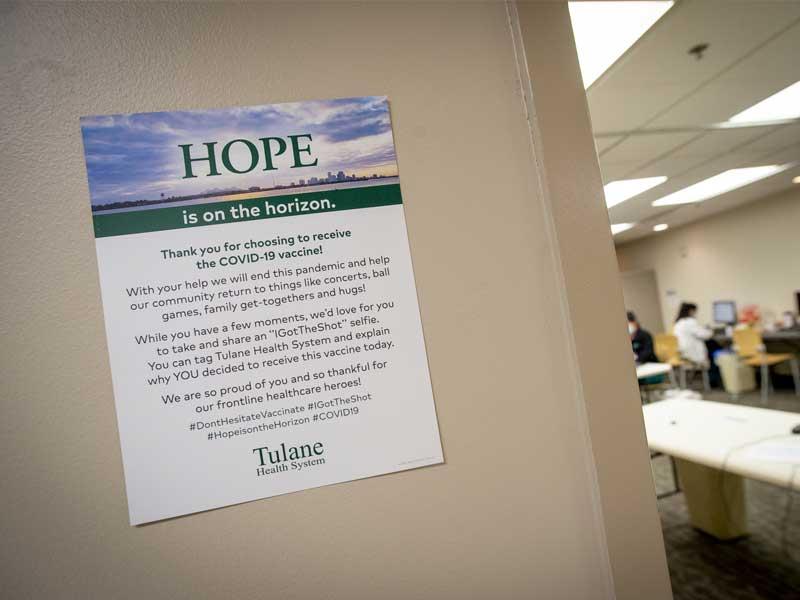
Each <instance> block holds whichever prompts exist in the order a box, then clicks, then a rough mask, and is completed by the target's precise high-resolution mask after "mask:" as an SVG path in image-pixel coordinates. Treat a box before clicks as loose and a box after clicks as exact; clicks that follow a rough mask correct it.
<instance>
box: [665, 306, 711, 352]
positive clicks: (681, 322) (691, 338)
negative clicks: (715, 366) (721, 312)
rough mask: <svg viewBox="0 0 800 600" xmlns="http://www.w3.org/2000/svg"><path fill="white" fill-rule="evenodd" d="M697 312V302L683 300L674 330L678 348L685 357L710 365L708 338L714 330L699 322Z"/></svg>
mask: <svg viewBox="0 0 800 600" xmlns="http://www.w3.org/2000/svg"><path fill="white" fill-rule="evenodd" d="M696 313H697V305H696V304H692V303H691V302H683V303H682V304H681V308H680V310H679V311H678V318H677V319H676V320H675V326H674V327H673V328H672V332H673V333H674V334H675V337H677V338H678V348H679V349H680V352H681V354H682V355H683V357H684V358H686V359H688V360H690V361H692V362H693V363H696V364H698V365H710V362H709V360H708V348H707V346H706V340H709V339H711V336H712V335H714V332H713V331H711V330H710V329H708V328H707V327H703V326H701V325H700V323H698V322H697V319H696V318H695V314H696Z"/></svg>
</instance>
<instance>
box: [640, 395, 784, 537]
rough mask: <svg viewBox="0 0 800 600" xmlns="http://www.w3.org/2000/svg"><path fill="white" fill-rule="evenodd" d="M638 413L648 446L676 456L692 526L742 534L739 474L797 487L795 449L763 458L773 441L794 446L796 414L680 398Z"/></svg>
mask: <svg viewBox="0 0 800 600" xmlns="http://www.w3.org/2000/svg"><path fill="white" fill-rule="evenodd" d="M642 411H643V412H644V422H645V429H646V430H647V443H648V445H649V446H650V449H651V450H655V451H657V452H662V453H664V454H668V455H670V456H673V457H674V458H675V459H676V464H677V467H678V476H679V478H680V481H681V486H682V488H683V490H684V492H685V495H686V503H687V506H688V508H689V514H690V517H691V520H692V525H694V526H695V527H697V528H698V529H701V530H703V531H705V532H706V533H710V534H711V535H713V536H715V537H717V538H720V539H732V538H736V537H740V536H742V535H745V534H746V533H747V522H746V505H745V497H744V485H743V481H742V478H743V477H747V478H750V479H757V480H759V481H765V482H767V483H771V484H773V485H777V486H781V487H784V488H792V489H794V490H798V491H800V448H796V450H797V453H795V454H794V455H793V456H794V459H791V457H789V458H787V459H786V460H774V459H767V458H765V454H768V453H765V452H763V450H764V449H765V448H768V447H769V446H770V445H775V444H776V443H780V444H782V445H784V446H785V447H786V448H788V449H789V450H790V451H791V450H792V448H793V446H794V445H798V446H800V435H793V434H792V433H791V430H792V428H793V427H794V426H795V425H798V424H800V414H796V413H789V412H784V411H779V410H769V409H765V408H751V407H749V406H737V405H734V404H723V403H720V402H709V401H705V400H681V399H672V400H664V401H662V402H656V403H654V404H649V405H647V406H644V407H642ZM765 438H770V441H763V440H765ZM760 451H761V452H760Z"/></svg>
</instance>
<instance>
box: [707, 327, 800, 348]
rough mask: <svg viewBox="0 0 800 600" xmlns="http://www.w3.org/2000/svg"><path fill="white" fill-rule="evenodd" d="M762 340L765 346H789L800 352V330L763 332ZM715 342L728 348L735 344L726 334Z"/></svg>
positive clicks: (715, 339) (719, 335)
mask: <svg viewBox="0 0 800 600" xmlns="http://www.w3.org/2000/svg"><path fill="white" fill-rule="evenodd" d="M761 339H762V340H764V344H770V343H771V344H782V345H785V346H789V347H790V348H791V349H792V350H793V351H794V352H800V329H786V330H784V331H762V332H761ZM713 340H714V341H715V342H717V343H718V344H719V345H720V346H728V345H730V344H731V343H732V342H733V338H732V337H731V336H729V335H725V334H718V335H715V336H714V337H713Z"/></svg>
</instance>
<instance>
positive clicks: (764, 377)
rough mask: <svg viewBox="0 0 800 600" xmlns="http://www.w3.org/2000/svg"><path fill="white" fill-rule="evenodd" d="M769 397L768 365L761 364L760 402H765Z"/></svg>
mask: <svg viewBox="0 0 800 600" xmlns="http://www.w3.org/2000/svg"><path fill="white" fill-rule="evenodd" d="M768 397H769V366H768V365H766V364H763V363H762V365H761V403H762V404H766V403H767V398H768Z"/></svg>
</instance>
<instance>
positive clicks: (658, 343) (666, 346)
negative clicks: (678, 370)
mask: <svg viewBox="0 0 800 600" xmlns="http://www.w3.org/2000/svg"><path fill="white" fill-rule="evenodd" d="M653 345H654V348H653V349H654V350H655V353H656V356H657V357H658V361H659V362H662V363H667V364H668V365H672V367H673V368H674V367H680V366H681V365H682V364H683V359H682V358H681V352H680V350H679V349H678V338H676V337H675V336H674V335H672V334H671V333H657V334H656V336H655V338H654V339H653Z"/></svg>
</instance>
